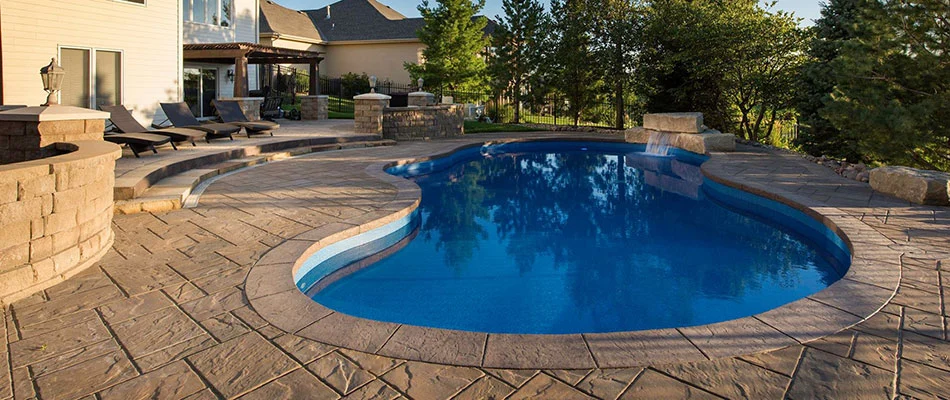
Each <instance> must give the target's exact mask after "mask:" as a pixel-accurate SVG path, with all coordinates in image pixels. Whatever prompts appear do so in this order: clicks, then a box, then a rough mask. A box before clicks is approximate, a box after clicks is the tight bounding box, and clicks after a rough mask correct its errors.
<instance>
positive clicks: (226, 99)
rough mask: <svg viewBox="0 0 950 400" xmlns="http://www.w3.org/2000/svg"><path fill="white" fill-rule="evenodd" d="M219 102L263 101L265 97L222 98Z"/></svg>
mask: <svg viewBox="0 0 950 400" xmlns="http://www.w3.org/2000/svg"><path fill="white" fill-rule="evenodd" d="M218 100H221V101H234V100H261V101H263V100H264V98H263V97H222V98H220V99H218Z"/></svg>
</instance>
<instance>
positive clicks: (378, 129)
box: [353, 93, 392, 134]
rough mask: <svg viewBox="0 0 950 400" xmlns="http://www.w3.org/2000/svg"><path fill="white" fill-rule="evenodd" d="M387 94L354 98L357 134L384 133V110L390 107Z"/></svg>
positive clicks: (363, 95)
mask: <svg viewBox="0 0 950 400" xmlns="http://www.w3.org/2000/svg"><path fill="white" fill-rule="evenodd" d="M390 99H392V97H389V96H387V95H385V94H379V93H367V94H361V95H359V96H356V97H354V98H353V107H354V108H353V110H354V115H353V119H354V123H355V124H356V132H357V133H375V134H382V133H383V109H384V108H386V107H389V100H390Z"/></svg>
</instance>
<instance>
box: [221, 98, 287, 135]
mask: <svg viewBox="0 0 950 400" xmlns="http://www.w3.org/2000/svg"><path fill="white" fill-rule="evenodd" d="M214 107H215V108H216V109H217V110H218V115H220V116H221V120H222V121H224V122H225V123H228V124H234V125H237V126H240V127H242V128H244V132H247V136H248V137H250V136H251V135H253V134H265V133H269V134H270V135H271V136H274V129H277V128H280V125H278V124H277V123H276V122H273V121H251V120H249V119H247V115H244V110H241V106H240V105H238V103H235V102H233V101H217V100H215V101H214Z"/></svg>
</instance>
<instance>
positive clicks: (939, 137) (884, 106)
mask: <svg viewBox="0 0 950 400" xmlns="http://www.w3.org/2000/svg"><path fill="white" fill-rule="evenodd" d="M948 15H950V3H947V1H946V0H884V1H882V2H878V1H871V2H868V3H864V4H862V7H861V11H860V14H859V18H858V23H857V25H856V29H855V35H854V38H853V39H851V40H848V41H847V42H845V43H844V45H843V47H842V48H841V53H840V56H839V57H838V58H837V59H836V60H834V61H833V62H832V70H833V73H834V77H835V79H836V80H837V82H838V83H837V86H835V89H834V92H832V100H831V102H829V103H828V105H827V106H826V107H825V108H824V109H823V110H822V111H821V112H820V114H821V116H822V117H824V118H826V119H828V120H829V121H831V123H832V124H834V126H835V127H836V128H837V129H839V130H841V131H842V132H845V134H846V135H847V136H848V137H850V138H854V139H855V141H856V143H857V146H858V151H859V152H860V153H861V154H862V156H863V157H864V159H865V161H876V162H882V163H886V164H901V165H908V166H913V167H920V168H927V169H940V170H945V171H950V119H948V116H950V24H948V23H947V16H948Z"/></svg>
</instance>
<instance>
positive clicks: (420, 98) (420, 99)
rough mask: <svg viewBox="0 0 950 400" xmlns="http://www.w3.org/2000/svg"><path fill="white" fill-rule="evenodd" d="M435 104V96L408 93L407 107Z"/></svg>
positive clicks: (422, 93)
mask: <svg viewBox="0 0 950 400" xmlns="http://www.w3.org/2000/svg"><path fill="white" fill-rule="evenodd" d="M433 104H435V95H434V94H432V93H429V92H412V93H409V105H410V106H417V107H425V106H430V105H433Z"/></svg>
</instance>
